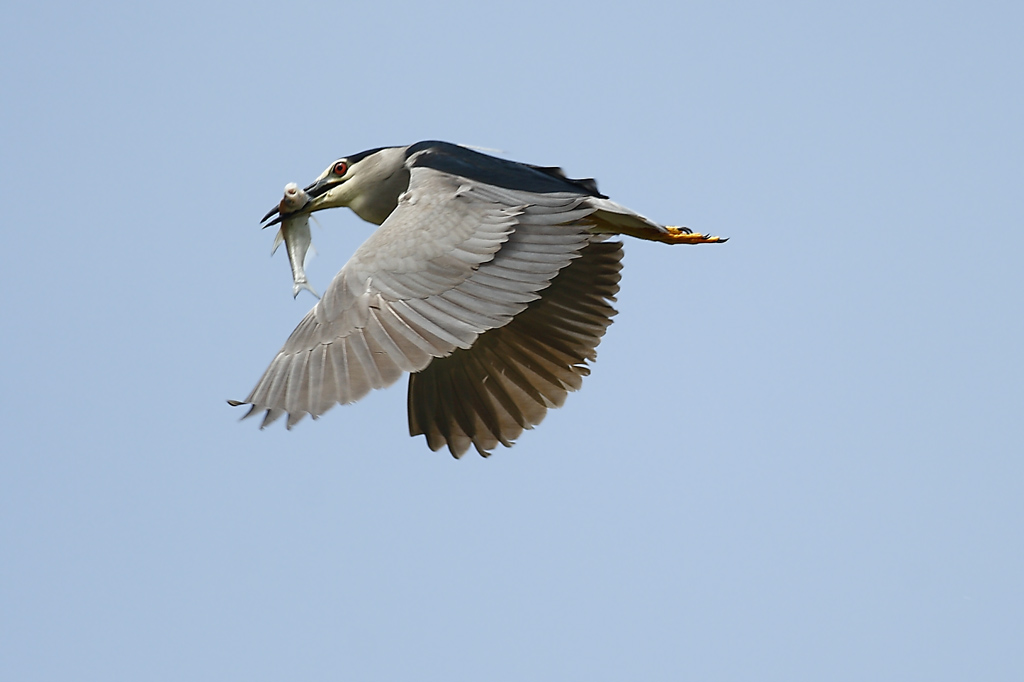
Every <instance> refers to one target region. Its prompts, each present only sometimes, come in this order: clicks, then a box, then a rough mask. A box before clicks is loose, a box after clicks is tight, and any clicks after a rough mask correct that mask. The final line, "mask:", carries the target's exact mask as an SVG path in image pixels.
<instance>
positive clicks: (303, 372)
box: [228, 142, 726, 457]
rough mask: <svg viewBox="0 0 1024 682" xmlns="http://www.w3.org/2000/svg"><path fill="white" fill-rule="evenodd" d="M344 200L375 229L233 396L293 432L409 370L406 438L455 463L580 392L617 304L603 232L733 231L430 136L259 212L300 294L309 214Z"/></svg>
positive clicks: (338, 168)
mask: <svg viewBox="0 0 1024 682" xmlns="http://www.w3.org/2000/svg"><path fill="white" fill-rule="evenodd" d="M339 206H347V207H349V208H350V209H352V210H353V211H354V212H355V213H356V215H358V216H359V217H360V218H362V219H363V220H366V221H368V222H370V223H374V224H376V225H379V226H380V227H379V228H378V229H377V230H376V231H375V232H374V233H373V234H372V235H371V236H370V237H369V239H367V240H366V241H365V242H364V243H363V244H362V246H360V247H359V248H358V249H357V250H356V252H355V254H353V256H352V257H351V258H350V259H349V261H348V263H346V264H345V266H344V267H343V268H342V269H341V271H340V272H339V273H338V274H337V275H336V276H335V278H334V280H333V281H332V282H331V283H330V285H329V286H328V287H327V289H326V291H325V292H324V295H323V298H321V299H320V300H319V301H318V302H317V304H316V305H315V306H314V307H313V309H312V310H310V311H309V313H308V314H307V315H306V316H305V317H304V318H303V320H302V321H301V322H300V323H299V326H298V327H296V328H295V331H293V332H292V334H291V336H290V337H288V340H287V341H286V342H285V344H284V347H282V348H281V350H280V351H279V352H278V354H277V356H276V357H275V358H274V359H273V361H271V363H270V367H268V368H267V370H266V371H265V372H264V373H263V377H262V378H261V379H260V380H259V382H258V383H257V384H256V387H255V388H254V389H253V390H252V392H251V393H250V394H249V396H248V397H247V398H246V399H245V400H241V401H237V400H230V401H228V402H229V403H230V404H231V405H235V406H237V405H250V406H251V407H250V409H249V412H248V413H247V414H246V415H245V417H249V416H251V415H253V414H258V413H261V412H262V413H264V416H263V423H262V426H261V428H262V427H263V426H267V425H268V424H270V423H271V422H273V421H275V420H276V419H278V418H280V417H281V416H284V415H287V426H288V428H291V427H292V426H294V425H295V424H296V423H297V422H298V421H299V420H301V419H302V418H303V417H304V416H305V415H307V414H308V415H310V416H312V417H313V418H314V419H316V418H317V417H319V416H320V415H322V414H323V413H324V412H326V411H327V410H329V409H330V408H332V407H333V406H334V405H335V404H337V403H341V404H347V403H353V402H355V401H357V400H359V399H360V398H362V397H363V396H365V395H366V394H367V393H369V391H370V390H371V389H375V388H383V387H385V386H389V385H391V384H392V383H394V382H395V381H397V380H398V379H399V378H400V377H401V376H402V374H403V373H405V372H409V373H410V376H409V391H408V416H409V432H410V434H411V435H413V436H416V435H423V436H425V437H426V441H427V445H428V446H429V447H430V449H431V450H435V451H436V450H439V449H440V448H442V447H445V446H447V448H448V450H449V451H450V452H451V453H452V455H454V456H455V457H461V456H462V455H463V454H464V453H465V452H466V451H467V450H468V449H469V448H470V446H473V447H474V448H476V450H477V451H478V452H479V453H480V454H481V455H484V456H487V455H489V454H490V451H491V450H493V449H494V448H495V447H497V446H498V444H501V445H504V446H505V447H511V446H512V444H513V442H514V440H515V439H516V438H518V437H519V436H520V435H521V434H522V432H523V430H524V429H530V428H533V427H534V426H535V425H537V424H539V423H540V422H541V420H542V419H543V418H544V416H545V414H546V413H547V410H548V409H549V408H554V407H560V406H561V405H562V404H563V403H564V402H565V398H566V395H567V394H568V392H569V391H575V390H577V389H579V388H580V386H581V384H582V379H583V377H585V376H587V375H588V374H589V373H590V370H589V368H588V367H587V364H586V363H587V361H594V360H595V359H596V357H597V352H596V351H597V346H598V344H599V343H600V342H601V337H602V336H604V333H605V331H606V330H607V328H608V325H610V324H611V322H612V316H613V315H615V314H616V311H615V309H614V308H613V307H612V302H613V301H614V300H615V294H616V293H617V292H618V289H619V271H620V269H621V267H622V266H621V263H620V261H621V259H622V243H621V242H619V241H609V237H611V236H613V235H629V236H631V237H637V238H639V239H646V240H651V241H657V242H663V243H666V244H704V243H719V242H724V241H726V240H725V239H723V238H721V237H711V236H706V235H702V234H697V233H694V232H693V231H691V230H689V229H687V228H685V227H670V226H665V225H661V224H659V223H656V222H654V221H652V220H650V219H648V218H645V217H644V216H642V215H640V214H638V213H636V212H634V211H631V210H629V209H628V208H626V207H624V206H621V205H619V204H617V203H615V202H613V201H611V200H610V199H609V198H608V197H607V196H605V195H604V194H601V193H600V192H599V191H598V189H597V183H596V182H595V181H594V180H592V179H584V180H578V179H572V178H569V177H567V176H566V175H565V173H564V172H563V171H562V170H561V169H560V168H553V167H544V166H533V165H529V164H524V163H517V162H515V161H508V160H505V159H501V158H497V157H494V156H490V155H487V154H483V153H481V152H478V151H475V150H473V149H469V148H467V147H462V146H459V145H455V144H451V143H447V142H419V143H417V144H413V145H409V146H405V147H382V148H377V149H371V150H368V151H365V152H361V153H359V154H354V155H352V156H348V157H344V158H341V159H338V160H337V161H335V162H334V163H332V164H331V165H330V167H328V168H327V170H325V171H324V172H323V173H322V174H321V175H320V177H318V178H317V179H316V181H315V182H313V183H312V184H311V185H309V186H308V187H306V188H305V189H304V190H299V189H298V188H297V187H296V186H295V185H292V184H290V185H289V186H288V187H287V188H286V193H285V199H284V200H282V202H281V203H280V204H279V205H278V206H276V207H275V208H274V209H272V210H271V211H270V212H269V213H268V214H267V215H266V216H265V217H264V219H263V222H265V223H267V225H274V224H277V223H281V235H280V236H279V238H278V239H279V240H281V239H283V240H284V241H285V242H286V246H289V248H288V252H289V257H290V258H291V257H292V254H293V253H294V254H296V257H297V260H298V267H296V258H292V272H293V276H294V278H295V293H296V295H297V294H298V292H299V290H300V289H301V288H309V285H308V283H307V282H306V281H305V274H304V272H302V259H303V258H304V256H305V252H306V248H307V247H308V245H309V228H308V220H309V215H310V214H311V213H313V212H314V211H320V210H323V209H326V208H335V207H339ZM275 216H277V217H276V218H275ZM272 218H273V220H271V219H272ZM268 221H269V222H268ZM290 235H297V236H295V237H290ZM290 238H293V239H295V240H296V245H295V248H292V245H291V244H289V239H290ZM310 291H312V289H310ZM243 418H244V417H243Z"/></svg>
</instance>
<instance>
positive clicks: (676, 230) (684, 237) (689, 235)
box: [659, 226, 729, 244]
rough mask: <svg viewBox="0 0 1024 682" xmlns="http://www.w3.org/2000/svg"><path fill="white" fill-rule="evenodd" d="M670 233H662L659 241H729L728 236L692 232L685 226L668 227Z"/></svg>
mask: <svg viewBox="0 0 1024 682" xmlns="http://www.w3.org/2000/svg"><path fill="white" fill-rule="evenodd" d="M666 229H667V230H668V234H666V235H662V238H661V239H660V240H659V241H663V242H665V243H666V244H721V243H722V242H726V241H729V238H728V237H712V236H710V235H706V234H698V233H697V232H691V231H690V230H689V229H688V228H685V227H671V226H669V227H667V228H666Z"/></svg>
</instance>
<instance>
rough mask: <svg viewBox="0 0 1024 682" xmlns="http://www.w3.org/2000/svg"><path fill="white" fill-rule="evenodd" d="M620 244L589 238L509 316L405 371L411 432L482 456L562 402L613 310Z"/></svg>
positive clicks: (583, 372)
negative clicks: (466, 344) (536, 295)
mask: <svg viewBox="0 0 1024 682" xmlns="http://www.w3.org/2000/svg"><path fill="white" fill-rule="evenodd" d="M621 260H622V243H621V242H594V243H592V244H588V245H587V246H586V247H585V248H584V249H583V251H582V252H581V253H580V257H579V258H578V259H577V260H575V261H573V262H572V264H570V265H569V266H568V267H566V268H563V269H562V271H561V272H559V273H558V275H557V276H556V277H555V279H554V281H552V282H551V286H550V287H548V288H547V289H545V290H544V296H543V297H542V298H540V299H538V300H536V301H533V302H532V303H530V304H529V305H528V306H527V308H526V310H524V311H523V312H521V313H519V314H518V315H516V317H515V319H513V320H512V321H511V322H509V323H508V324H507V325H505V326H503V327H500V328H498V329H492V330H491V331H488V332H487V333H485V334H483V335H482V336H481V337H480V338H479V339H477V342H476V343H475V344H473V347H472V348H471V349H469V350H462V349H457V350H456V351H455V352H454V353H452V354H451V355H449V356H448V357H445V358H440V359H438V360H434V361H433V362H431V363H430V365H429V366H428V367H427V368H426V369H424V370H423V371H421V372H418V373H416V374H413V375H412V376H410V377H409V398H408V403H409V433H410V434H412V435H414V436H416V435H419V434H423V435H424V436H425V437H426V439H427V445H428V446H430V449H431V450H438V449H440V448H441V447H444V446H445V445H447V446H448V450H449V451H450V452H451V453H452V454H453V455H454V456H456V457H461V456H462V455H463V454H464V453H465V452H466V450H468V449H469V446H470V445H471V444H472V445H473V446H474V447H475V448H476V450H477V452H479V453H480V454H481V455H484V456H487V455H488V454H489V452H488V451H489V450H492V449H493V448H495V447H497V445H498V443H501V444H502V445H504V446H506V447H510V446H511V445H512V441H514V440H515V439H516V438H518V437H519V435H520V434H521V433H522V432H523V429H531V428H533V427H534V426H536V425H537V424H539V423H540V422H541V420H542V419H544V416H545V415H546V414H547V411H548V408H551V407H560V406H561V405H562V403H563V402H565V398H566V395H567V394H568V393H569V391H575V390H577V389H578V388H579V387H580V385H581V384H582V382H583V377H585V376H587V375H588V374H590V370H589V368H588V367H587V366H586V362H587V361H588V360H591V361H592V360H594V359H595V358H596V357H597V345H598V344H599V343H600V342H601V337H602V336H604V333H605V331H606V330H607V328H608V325H610V324H611V323H612V316H614V315H615V309H614V308H613V307H612V305H611V302H612V301H614V300H615V294H616V293H617V292H618V290H619V270H621V269H622V265H621V263H620V261H621Z"/></svg>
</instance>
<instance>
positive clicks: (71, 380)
mask: <svg viewBox="0 0 1024 682" xmlns="http://www.w3.org/2000/svg"><path fill="white" fill-rule="evenodd" d="M1022 33H1024V10H1022V9H1021V5H1020V4H1019V3H1011V2H971V3H968V2H962V3H935V2H902V3H899V2H897V3H894V2H858V3H818V2H785V3H772V4H769V3H710V2H709V3H686V2H683V3H672V2H664V1H661V2H648V1H645V0H638V1H634V2H629V3H600V2H550V1H549V2H533V1H523V2H518V3H514V4H513V3H506V4H493V3H492V4H488V3H484V2H458V3H456V2H448V3H445V2H441V3H408V4H406V3H395V2H373V3H369V2H368V3H358V4H357V3H328V2H318V3H294V4H285V3H280V4H277V3H259V2H247V3H237V4H232V3H218V2H214V3H207V2H189V1H185V2H174V3H124V4H117V3H102V2H101V3H98V4H94V3H50V2H21V3H12V4H11V5H10V6H9V7H6V8H5V10H4V19H3V23H2V24H0V57H2V59H0V70H2V71H0V92H2V99H3V105H2V107H0V125H2V127H0V134H2V143H3V144H2V152H0V174H2V175H0V192H2V201H3V210H4V213H5V220H4V222H3V225H4V227H3V233H4V237H5V239H4V248H3V250H2V251H0V283H2V296H0V310H2V320H3V332H2V335H0V347H2V349H3V353H2V355H0V357H2V359H0V363H2V364H0V371H2V374H0V376H2V379H0V382H2V383H0V386H2V390H0V439H2V440H0V442H2V443H3V445H2V455H0V677H2V678H3V679H5V680H19V681H22V682H29V681H34V680H75V681H86V680H104V681H109V680H133V681H139V680H169V681H170V680H218V681H222V680H250V681H251V680H257V681H260V680H339V679H343V680H446V681H453V680H473V681H479V680H489V681H490V680H500V681H504V680H573V679H578V680H702V681H717V680H785V681H787V682H791V681H793V680H815V681H817V680H850V681H858V682H863V681H864V680H873V681H879V680H901V681H902V680H928V681H929V682H934V681H937V680H965V679H975V680H986V681H996V680H1020V679H1024V533H1022V530H1024V529H1022V521H1024V437H1022V417H1021V414H1022V408H1024V394H1022V388H1021V386H1022V380H1024V361H1022V358H1021V353H1022V348H1024V275H1022V271H1024V269H1022V248H1024V237H1022V234H1024V231H1022V226H1024V225H1022V223H1024V125H1022V121H1024V83H1022V80H1024V77H1022V73H1024V48H1022V47H1021V35H1022ZM422 139H443V140H449V141H453V142H460V143H464V144H471V145H479V146H484V147H491V148H495V149H500V150H502V153H503V154H504V155H506V156H508V157H510V158H513V159H517V160H521V161H527V162H530V163H536V164H543V165H561V166H563V167H564V168H565V169H566V171H567V172H568V173H569V174H570V175H573V176H576V177H591V176H593V177H596V178H597V179H598V181H599V182H600V187H601V189H602V190H603V191H604V192H606V193H607V194H609V195H611V196H612V198H614V199H615V200H617V201H619V202H620V203H623V204H625V205H626V206H629V207H631V208H633V209H635V210H638V211H641V212H643V213H645V214H647V215H650V216H651V217H653V218H655V219H658V220H661V221H663V222H667V223H675V224H684V225H689V226H691V227H693V228H695V229H697V230H699V231H702V232H708V233H713V234H721V235H726V236H729V237H731V238H732V239H731V241H729V242H728V244H726V245H721V246H701V247H667V246H664V245H658V244H650V243H643V242H637V241H632V240H631V241H629V243H628V244H627V246H626V261H625V270H624V273H623V274H624V276H623V282H622V291H621V295H620V296H619V301H618V305H617V307H618V309H619V310H620V315H619V316H618V317H617V318H616V323H615V324H614V325H613V326H612V327H611V329H610V331H609V333H608V335H607V336H606V338H605V341H604V343H603V344H602V345H601V347H600V354H599V358H598V361H597V363H596V365H595V366H594V371H593V374H592V376H591V377H589V378H588V379H587V380H586V382H585V384H584V388H583V390H582V391H581V392H580V393H578V394H574V395H571V396H570V398H569V400H568V402H567V404H566V406H565V407H564V408H563V409H561V410H557V411H554V412H552V413H550V414H549V415H548V418H547V420H546V421H545V422H544V423H543V424H542V425H541V426H540V427H539V428H538V429H536V430H534V431H531V432H527V433H526V434H525V435H524V436H523V437H522V438H521V439H520V441H519V443H518V444H517V445H516V447H515V448H513V449H512V450H505V449H499V450H498V451H497V452H496V453H495V455H494V456H493V457H491V458H490V459H489V460H484V459H482V458H480V457H478V456H476V455H475V454H472V453H470V454H468V455H467V456H466V457H465V458H464V459H463V460H462V461H456V460H453V459H452V458H451V457H449V456H448V455H447V454H444V453H431V452H430V451H429V450H427V448H426V446H425V444H424V442H423V439H422V438H417V439H412V438H409V436H408V435H407V430H406V428H407V427H406V416H405V387H404V381H403V382H402V385H401V386H397V385H396V386H395V387H393V388H392V389H390V390H387V391H381V392H376V393H374V394H373V395H371V396H370V397H368V398H367V399H366V400H364V401H362V402H361V403H359V404H357V405H352V406H347V407H344V408H342V407H336V408H334V409H333V410H332V411H331V412H329V413H328V414H327V415H325V416H324V417H323V418H322V419H320V420H319V421H317V422H311V421H309V420H306V421H304V422H303V423H301V424H300V425H299V426H298V427H296V428H295V429H294V430H292V431H290V432H288V431H286V430H285V429H284V428H283V426H281V425H280V424H277V425H275V426H274V427H273V428H270V429H267V430H266V431H263V432H261V431H260V430H259V429H258V428H257V427H258V424H257V423H256V422H255V421H247V422H242V423H239V422H238V418H239V416H240V413H241V412H240V410H235V409H232V408H230V407H228V405H227V404H226V403H225V399H227V398H244V397H245V396H246V395H247V394H248V391H249V390H250V389H251V388H252V386H253V384H254V383H255V381H256V380H257V379H258V377H259V376H260V374H261V372H262V371H263V370H264V368H265V367H266V365H267V364H268V362H269V361H270V359H271V358H272V357H273V355H274V353H275V352H276V351H277V349H278V348H279V347H280V345H281V344H282V342H283V341H284V339H285V338H286V337H287V335H288V334H289V333H290V332H291V330H292V328H293V327H294V325H295V324H296V323H297V322H298V320H299V319H300V318H301V317H302V316H303V315H304V314H305V312H306V311H307V310H308V308H309V307H310V306H311V305H312V303H313V299H312V297H310V296H308V295H307V294H305V293H303V294H302V295H301V296H300V297H299V298H298V300H293V299H292V294H291V291H292V284H291V278H290V273H289V268H288V264H287V259H286V257H285V255H284V253H283V250H282V251H281V252H278V254H277V255H276V256H275V257H274V258H271V257H270V248H271V245H272V243H273V238H274V234H273V232H272V231H271V230H265V231H261V230H260V229H259V218H260V217H261V216H262V215H263V214H264V213H265V212H266V211H267V209H268V208H270V207H271V206H272V205H273V204H274V203H275V202H277V201H278V200H279V198H280V195H281V190H282V188H283V187H284V185H285V184H286V183H287V182H291V181H295V182H298V183H300V184H306V183H308V182H310V181H312V180H313V179H314V178H315V177H316V176H317V175H318V174H319V173H320V172H321V171H322V170H323V169H324V168H326V167H327V166H328V165H329V164H330V163H331V162H332V161H333V160H334V159H336V158H337V157H339V156H343V155H346V154H351V153H355V152H358V151H360V150H363V149H367V148H370V147H376V146H382V145H392V144H394V145H399V144H408V143H411V142H415V141H418V140H422ZM319 218H320V224H321V227H316V226H314V228H313V239H314V245H315V246H316V248H317V251H318V255H317V257H316V258H315V259H314V260H312V262H311V264H310V267H309V273H310V278H311V281H312V283H313V285H314V286H315V287H316V288H317V289H319V290H321V291H322V290H323V289H324V288H325V287H326V285H327V283H328V282H329V281H330V278H331V277H332V276H333V274H334V273H335V272H336V271H337V270H338V269H339V268H340V267H341V265H342V264H343V263H344V262H345V260H346V259H347V258H348V256H349V255H350V254H351V252H352V251H353V250H354V249H355V248H356V247H357V246H358V244H359V243H361V242H362V240H364V239H365V238H366V237H367V236H368V235H369V234H370V232H371V229H372V226H370V225H367V224H365V223H362V222H360V221H359V220H358V218H356V216H355V215H354V214H352V213H350V212H348V211H346V210H338V211H331V212H326V213H321V214H319Z"/></svg>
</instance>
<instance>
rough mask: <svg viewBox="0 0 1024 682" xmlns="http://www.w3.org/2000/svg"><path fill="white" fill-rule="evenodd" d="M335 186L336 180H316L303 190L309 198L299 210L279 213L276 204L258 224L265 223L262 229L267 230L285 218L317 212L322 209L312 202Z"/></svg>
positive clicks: (279, 206)
mask: <svg viewBox="0 0 1024 682" xmlns="http://www.w3.org/2000/svg"><path fill="white" fill-rule="evenodd" d="M337 184H338V182H337V181H336V180H331V179H328V178H326V177H322V178H319V179H318V180H316V182H314V183H313V184H311V185H309V186H308V187H306V188H305V189H304V190H303V191H304V192H305V193H306V196H308V197H309V200H308V201H307V202H306V203H305V204H303V205H302V207H301V208H299V209H297V210H294V211H287V212H285V213H281V204H278V205H277V206H274V207H273V208H272V209H270V210H269V211H267V215H265V216H263V219H262V220H261V221H260V222H261V223H266V224H265V225H264V226H263V227H264V228H268V227H270V226H271V225H277V224H278V223H279V222H281V221H282V220H284V219H285V218H288V217H290V216H293V215H295V214H296V213H301V212H303V211H305V212H307V213H312V212H313V211H319V210H320V208H322V207H320V206H315V205H314V204H316V203H317V202H316V201H314V200H315V199H316V198H317V197H319V196H320V195H322V194H325V193H327V191H328V190H329V189H331V188H332V187H334V186H335V185H337ZM282 203H283V202H282ZM275 215H276V216H277V217H276V218H274V219H273V220H270V219H271V218H273V217H274V216H275ZM268 220H270V222H269V223H268V222H267V221H268Z"/></svg>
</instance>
